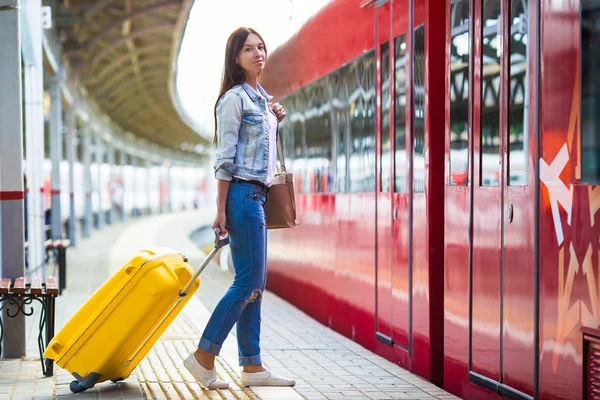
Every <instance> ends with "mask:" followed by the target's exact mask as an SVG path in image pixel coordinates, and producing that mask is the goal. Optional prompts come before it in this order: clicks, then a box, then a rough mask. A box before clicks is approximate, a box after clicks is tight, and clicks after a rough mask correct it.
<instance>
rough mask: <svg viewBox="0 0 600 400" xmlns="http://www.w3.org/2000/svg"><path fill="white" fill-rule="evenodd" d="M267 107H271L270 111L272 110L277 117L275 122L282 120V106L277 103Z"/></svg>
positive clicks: (283, 111) (283, 112) (284, 114)
mask: <svg viewBox="0 0 600 400" xmlns="http://www.w3.org/2000/svg"><path fill="white" fill-rule="evenodd" d="M269 106H271V110H273V112H274V113H275V115H276V116H277V121H279V122H281V121H283V119H284V118H285V116H286V113H285V110H284V108H283V106H282V105H281V104H279V103H269Z"/></svg>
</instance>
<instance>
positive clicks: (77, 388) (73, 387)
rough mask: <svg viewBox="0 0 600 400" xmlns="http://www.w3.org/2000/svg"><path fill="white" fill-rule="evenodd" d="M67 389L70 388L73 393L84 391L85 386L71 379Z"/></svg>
mask: <svg viewBox="0 0 600 400" xmlns="http://www.w3.org/2000/svg"><path fill="white" fill-rule="evenodd" d="M69 389H71V392H73V393H81V392H83V391H85V390H86V389H87V388H84V387H83V386H81V385H80V384H79V382H77V381H73V382H71V384H70V385H69Z"/></svg>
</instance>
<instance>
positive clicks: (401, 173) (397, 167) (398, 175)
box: [394, 35, 408, 193]
mask: <svg viewBox="0 0 600 400" xmlns="http://www.w3.org/2000/svg"><path fill="white" fill-rule="evenodd" d="M394 57H395V60H394V73H395V78H394V86H395V90H394V95H395V98H396V101H395V102H394V108H395V110H394V113H395V114H394V174H395V177H394V192H396V193H406V184H407V182H406V177H407V175H408V161H407V156H406V58H407V57H406V35H400V36H398V37H397V38H396V39H395V40H394Z"/></svg>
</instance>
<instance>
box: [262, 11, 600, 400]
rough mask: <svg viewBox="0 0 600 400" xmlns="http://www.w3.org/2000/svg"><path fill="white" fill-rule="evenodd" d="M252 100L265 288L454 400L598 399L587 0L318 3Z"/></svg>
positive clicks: (598, 250) (594, 74)
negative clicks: (277, 123)
mask: <svg viewBox="0 0 600 400" xmlns="http://www.w3.org/2000/svg"><path fill="white" fill-rule="evenodd" d="M264 86H265V87H266V88H267V90H268V91H269V92H270V93H271V94H273V95H274V96H275V100H277V101H280V102H282V103H283V104H284V106H285V107H286V110H287V113H288V118H287V119H286V121H285V124H284V125H282V127H281V132H282V137H283V140H284V146H285V152H286V157H287V160H286V161H287V164H289V165H288V169H289V170H291V171H292V172H293V173H294V174H295V179H296V180H295V182H296V192H297V205H298V217H299V220H300V221H301V225H300V226H298V227H296V228H294V229H287V230H281V231H271V232H270V234H269V245H270V254H269V277H268V285H269V288H270V289H271V290H273V291H274V292H276V293H278V294H279V295H281V296H282V297H284V298H286V299H287V300H289V301H290V302H292V303H293V304H295V305H297V306H298V307H300V308H301V309H303V310H305V311H306V312H307V313H309V314H310V315H312V316H313V317H315V318H316V319H318V320H319V321H321V322H322V323H324V324H325V325H328V326H330V327H331V328H333V329H335V330H337V331H339V332H341V333H342V334H344V335H346V336H348V337H350V338H352V339H353V340H355V341H356V342H358V343H360V344H361V345H363V346H365V347H366V348H368V349H370V350H372V351H374V352H376V353H378V354H381V355H382V356H384V357H386V358H387V359H389V360H392V361H394V362H396V363H397V364H399V365H400V366H402V367H404V368H407V369H409V370H411V371H413V372H414V373H417V374H419V375H421V376H423V377H424V378H426V379H428V380H430V381H432V382H434V383H435V384H437V385H439V386H441V387H443V388H444V389H446V390H447V391H449V392H451V393H454V394H456V395H458V396H461V397H463V398H469V399H470V398H477V399H480V398H481V399H496V398H500V397H507V398H511V399H531V398H539V399H580V398H582V397H586V396H588V397H590V398H593V396H594V395H595V396H598V394H596V393H598V391H599V390H600V383H596V382H600V381H597V379H600V368H599V367H598V359H600V345H599V343H600V338H599V337H600V335H598V331H597V330H596V328H598V324H599V323H600V315H599V313H600V301H599V300H600V285H599V281H598V277H599V276H600V271H599V267H600V265H599V263H600V212H599V211H598V210H599V209H600V186H596V184H598V183H600V133H599V132H600V126H596V125H600V120H599V118H598V117H597V116H598V115H600V6H599V5H598V2H597V1H591V0H572V1H566V0H565V1H550V0H544V1H531V0H483V1H474V0H452V1H449V0H447V1H446V2H441V1H434V0H389V1H379V0H378V1H373V0H370V1H369V0H366V1H362V2H359V1H358V0H333V1H331V2H330V3H328V4H327V6H325V7H324V8H323V9H322V10H321V11H320V12H319V13H318V14H317V15H315V16H314V17H313V18H312V19H310V20H309V21H308V22H307V23H306V24H305V25H304V26H303V28H302V29H301V30H300V31H299V32H298V33H297V35H295V36H294V37H293V38H292V39H290V40H289V41H288V42H287V43H286V44H285V45H283V46H282V47H280V48H279V49H278V50H277V51H275V52H273V54H271V55H270V57H269V62H268V66H267V70H266V71H265V76H264ZM595 379H596V380H595Z"/></svg>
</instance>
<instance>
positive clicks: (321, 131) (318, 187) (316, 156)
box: [304, 79, 331, 193]
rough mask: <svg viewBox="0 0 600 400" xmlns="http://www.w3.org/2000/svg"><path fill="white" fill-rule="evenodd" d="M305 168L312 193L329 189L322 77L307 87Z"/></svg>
mask: <svg viewBox="0 0 600 400" xmlns="http://www.w3.org/2000/svg"><path fill="white" fill-rule="evenodd" d="M306 100H307V107H306V110H305V112H304V117H305V119H306V122H305V123H306V155H305V156H306V168H307V173H308V175H309V177H310V179H309V182H308V184H309V186H310V192H311V193H327V192H330V189H329V188H330V186H331V121H330V116H329V110H328V103H329V99H328V96H327V88H326V82H325V80H324V79H321V80H319V81H318V82H315V83H313V84H312V85H310V86H309V87H308V88H307V93H306Z"/></svg>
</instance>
